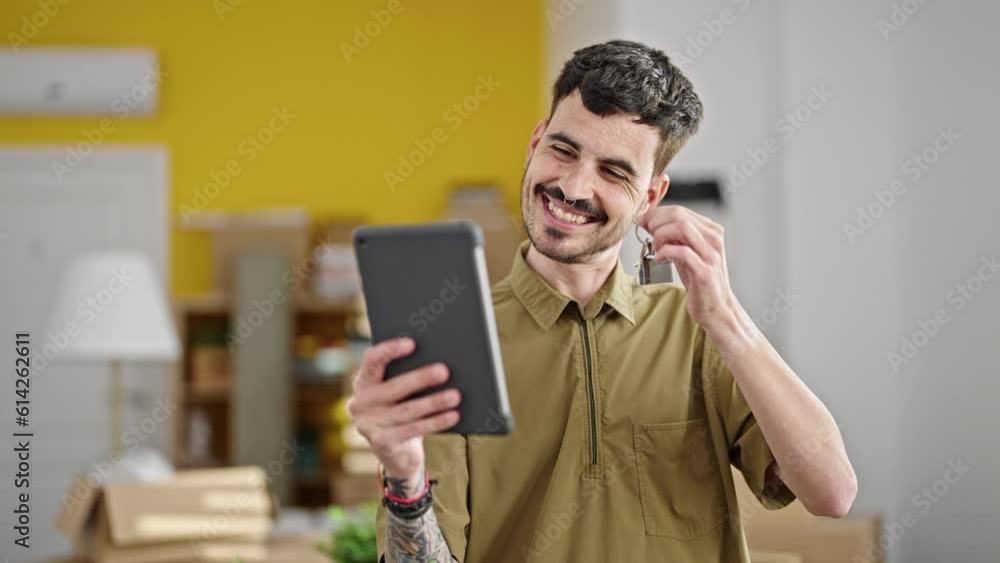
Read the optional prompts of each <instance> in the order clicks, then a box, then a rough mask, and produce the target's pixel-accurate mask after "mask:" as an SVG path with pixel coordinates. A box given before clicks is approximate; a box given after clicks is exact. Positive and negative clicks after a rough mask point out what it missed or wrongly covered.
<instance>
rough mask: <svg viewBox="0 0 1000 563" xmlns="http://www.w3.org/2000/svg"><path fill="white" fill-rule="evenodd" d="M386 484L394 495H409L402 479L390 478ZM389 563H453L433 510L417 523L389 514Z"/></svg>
mask: <svg viewBox="0 0 1000 563" xmlns="http://www.w3.org/2000/svg"><path fill="white" fill-rule="evenodd" d="M386 483H387V484H388V487H389V492H391V493H392V494H394V495H397V496H401V497H405V496H407V491H406V487H405V483H404V482H403V481H402V480H401V479H393V478H391V477H388V478H386ZM385 560H386V563H404V562H405V563H418V562H419V563H430V562H434V563H445V562H450V561H453V559H452V556H451V552H450V551H449V550H448V544H447V543H446V542H445V540H444V535H443V534H442V533H441V526H440V525H438V521H437V517H436V516H434V510H433V509H431V510H428V511H427V512H426V513H424V515H423V516H421V517H420V518H417V519H416V520H403V519H402V518H397V517H395V516H393V515H392V514H387V515H386V524H385Z"/></svg>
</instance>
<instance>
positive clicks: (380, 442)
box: [347, 338, 461, 497]
mask: <svg viewBox="0 0 1000 563" xmlns="http://www.w3.org/2000/svg"><path fill="white" fill-rule="evenodd" d="M415 347H416V345H415V343H414V341H413V339H411V338H393V339H390V340H385V341H382V342H380V343H378V344H376V345H375V346H372V348H371V349H369V350H368V352H366V353H365V357H364V359H363V360H362V362H361V368H360V372H359V373H358V375H357V377H355V379H354V397H353V398H352V399H351V400H350V402H349V403H348V405H347V411H348V412H349V413H350V414H351V417H352V418H353V419H354V422H355V424H356V426H357V428H358V431H359V432H360V433H361V435H362V436H364V437H365V439H367V440H368V443H369V444H370V445H371V448H372V451H373V452H374V453H375V456H376V457H378V459H379V461H381V462H382V466H383V469H384V471H385V476H386V477H391V478H394V479H401V480H403V482H404V483H405V487H406V492H407V495H406V496H407V497H415V496H418V495H419V494H420V493H421V492H423V486H424V442H423V437H424V435H425V434H433V433H435V432H440V431H442V430H446V429H448V428H451V427H452V426H454V425H455V424H456V423H457V422H458V418H459V415H458V411H457V410H455V409H456V407H457V406H458V404H459V402H460V401H461V396H460V394H459V392H458V391H457V390H455V389H446V390H444V391H439V392H437V393H433V394H431V395H427V396H426V397H420V398H416V399H411V400H405V399H406V398H407V397H409V396H410V395H412V394H413V393H416V392H418V391H421V390H423V389H427V388H428V387H434V386H436V385H440V384H441V383H444V382H445V381H447V379H448V368H447V366H445V365H444V364H442V363H436V364H429V365H426V366H423V367H420V368H417V369H415V370H413V371H409V372H406V373H404V374H400V375H399V376H396V377H393V378H392V379H390V380H388V381H386V380H385V369H386V366H388V365H389V362H391V361H393V360H396V359H399V358H403V357H406V356H408V355H410V354H412V353H413V350H414V349H415Z"/></svg>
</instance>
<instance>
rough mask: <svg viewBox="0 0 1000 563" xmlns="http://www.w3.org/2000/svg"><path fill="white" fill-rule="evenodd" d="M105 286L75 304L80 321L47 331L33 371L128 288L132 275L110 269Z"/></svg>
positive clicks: (48, 359) (58, 351)
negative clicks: (54, 330) (46, 337)
mask: <svg viewBox="0 0 1000 563" xmlns="http://www.w3.org/2000/svg"><path fill="white" fill-rule="evenodd" d="M108 276H109V279H108V285H107V287H104V288H102V289H101V290H100V291H98V292H97V293H96V294H95V295H90V296H87V298H86V299H84V300H83V301H81V302H80V303H78V304H77V306H76V308H75V309H74V312H76V314H77V316H78V317H80V319H81V322H80V323H77V322H76V321H66V324H65V325H63V327H62V330H58V331H56V333H55V334H53V333H52V332H49V333H48V335H47V336H48V342H46V343H45V344H44V345H43V346H42V348H41V350H40V352H39V353H38V354H35V373H36V374H38V373H41V372H42V371H44V370H45V368H46V367H47V366H48V365H49V362H50V361H51V360H53V359H55V358H56V357H57V356H58V355H59V353H60V352H62V351H63V350H65V349H66V347H67V346H69V343H70V341H71V340H72V339H74V338H76V337H78V336H80V334H81V333H82V330H83V328H84V327H85V326H86V325H89V324H90V323H92V322H94V319H96V318H97V315H99V314H101V312H102V311H104V310H105V309H106V308H107V307H109V306H110V305H111V303H112V302H113V301H114V300H115V296H117V295H119V294H121V292H123V291H125V289H126V288H128V284H129V282H131V281H133V280H134V279H135V276H134V275H129V274H128V272H126V271H125V270H124V269H122V270H119V269H115V270H112V271H111V272H110V273H109V274H108Z"/></svg>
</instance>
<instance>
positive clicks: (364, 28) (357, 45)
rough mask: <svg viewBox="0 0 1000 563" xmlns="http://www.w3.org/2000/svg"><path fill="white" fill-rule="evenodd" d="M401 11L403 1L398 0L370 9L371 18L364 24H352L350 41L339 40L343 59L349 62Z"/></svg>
mask: <svg viewBox="0 0 1000 563" xmlns="http://www.w3.org/2000/svg"><path fill="white" fill-rule="evenodd" d="M402 11H403V3H402V2H401V1H400V0H389V2H388V3H387V4H386V5H385V8H382V9H381V10H372V11H371V12H369V13H370V14H371V16H372V17H371V19H370V20H368V21H367V22H365V24H364V25H361V26H354V37H353V38H352V40H351V42H350V43H348V42H346V41H341V42H340V52H341V53H343V54H344V60H346V61H347V62H348V63H351V62H352V61H351V59H352V57H356V56H358V55H360V54H361V51H363V50H364V49H365V48H366V47H368V46H369V45H371V43H372V41H374V40H375V38H376V37H378V36H379V34H381V33H382V32H383V31H384V30H385V28H387V27H389V24H390V23H392V19H393V17H395V16H398V15H399V14H400V13H401V12H402Z"/></svg>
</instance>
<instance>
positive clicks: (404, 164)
mask: <svg viewBox="0 0 1000 563" xmlns="http://www.w3.org/2000/svg"><path fill="white" fill-rule="evenodd" d="M501 85H502V84H501V83H500V82H497V81H495V80H493V75H492V74H490V75H488V76H485V77H484V76H480V77H479V84H477V85H476V87H475V89H474V90H473V93H472V94H470V95H468V96H466V97H465V99H463V100H462V101H460V102H458V103H455V104H453V105H452V106H451V107H450V108H448V109H446V110H445V111H444V113H443V114H441V119H442V120H443V121H444V122H445V123H448V124H450V125H451V130H452V131H458V129H459V128H461V127H462V124H463V123H465V120H467V119H469V118H470V117H472V114H473V113H475V112H476V111H477V110H478V109H479V107H480V105H481V104H482V102H485V101H486V100H488V99H490V97H491V96H492V95H493V93H494V92H496V90H497V88H499V87H500V86H501ZM447 140H448V133H447V132H445V130H444V128H442V127H435V128H434V129H433V130H432V131H431V133H430V135H429V136H428V137H426V138H424V139H414V141H413V144H414V145H416V148H415V149H414V150H412V151H410V152H409V153H408V154H406V155H399V165H398V166H397V167H396V171H395V172H393V171H390V170H386V171H385V174H384V177H385V181H386V183H387V184H388V185H389V190H390V191H393V192H395V191H396V186H397V185H399V184H402V183H403V182H405V181H406V180H407V179H408V178H409V177H410V176H412V175H413V172H414V171H415V170H416V169H417V168H419V167H420V166H421V165H423V164H424V163H425V162H427V159H428V158H430V157H431V155H432V154H434V152H435V151H437V148H438V146H439V145H441V144H442V143H444V142H445V141H447Z"/></svg>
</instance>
